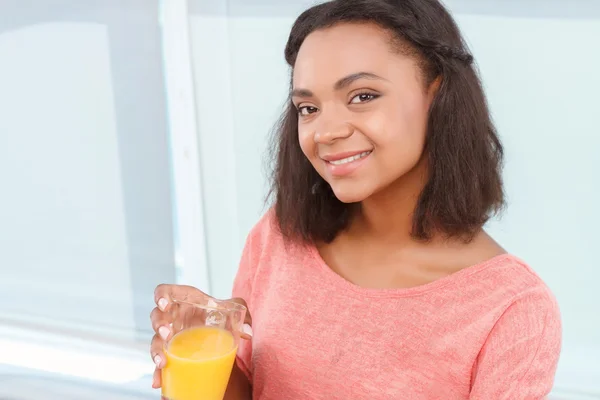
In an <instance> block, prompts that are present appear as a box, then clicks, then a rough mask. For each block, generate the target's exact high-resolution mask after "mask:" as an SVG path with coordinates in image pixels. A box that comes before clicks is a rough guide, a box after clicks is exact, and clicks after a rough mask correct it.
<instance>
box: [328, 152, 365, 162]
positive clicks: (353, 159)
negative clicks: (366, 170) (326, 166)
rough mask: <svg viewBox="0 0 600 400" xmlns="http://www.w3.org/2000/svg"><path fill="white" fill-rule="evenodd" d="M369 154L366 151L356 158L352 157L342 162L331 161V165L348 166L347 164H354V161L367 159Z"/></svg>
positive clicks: (343, 159)
mask: <svg viewBox="0 0 600 400" xmlns="http://www.w3.org/2000/svg"><path fill="white" fill-rule="evenodd" d="M369 154H371V152H370V151H365V152H362V153H360V154H357V155H355V156H351V157H347V158H342V159H341V160H335V161H329V162H330V163H331V164H333V165H342V164H347V163H349V162H352V161H356V160H358V159H359V158H363V157H366V156H368V155H369Z"/></svg>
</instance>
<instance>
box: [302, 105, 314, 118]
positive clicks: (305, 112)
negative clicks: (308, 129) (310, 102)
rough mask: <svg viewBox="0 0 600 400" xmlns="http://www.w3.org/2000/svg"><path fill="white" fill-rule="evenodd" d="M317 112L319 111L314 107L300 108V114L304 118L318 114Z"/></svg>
mask: <svg viewBox="0 0 600 400" xmlns="http://www.w3.org/2000/svg"><path fill="white" fill-rule="evenodd" d="M317 111H318V109H317V107H313V106H302V107H298V114H300V115H303V116H306V115H310V114H313V113H316V112H317Z"/></svg>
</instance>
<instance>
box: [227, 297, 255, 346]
mask: <svg viewBox="0 0 600 400" xmlns="http://www.w3.org/2000/svg"><path fill="white" fill-rule="evenodd" d="M231 301H233V302H234V303H237V304H240V305H242V306H244V307H246V317H245V318H244V324H243V325H242V331H241V332H240V336H241V337H242V339H246V340H251V339H252V315H250V309H249V308H248V304H247V303H246V300H244V299H242V298H240V297H236V298H233V299H231Z"/></svg>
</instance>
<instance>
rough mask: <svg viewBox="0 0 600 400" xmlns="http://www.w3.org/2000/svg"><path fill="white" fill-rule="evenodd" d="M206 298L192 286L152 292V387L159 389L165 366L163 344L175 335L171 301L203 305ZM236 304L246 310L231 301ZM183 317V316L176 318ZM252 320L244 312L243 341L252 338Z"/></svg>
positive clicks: (163, 288)
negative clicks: (162, 370) (161, 371)
mask: <svg viewBox="0 0 600 400" xmlns="http://www.w3.org/2000/svg"><path fill="white" fill-rule="evenodd" d="M207 298H211V297H210V296H209V295H207V294H205V293H203V292H202V291H200V290H198V289H196V288H195V287H192V286H184V285H159V286H157V287H156V289H155V290H154V302H155V303H156V306H157V307H156V308H154V309H153V310H152V312H151V313H150V320H151V321H152V329H153V330H154V332H155V335H154V337H153V338H152V345H151V348H150V355H151V356H152V360H153V361H154V364H156V368H155V370H154V377H153V378H152V387H153V388H159V387H160V386H161V373H160V370H161V369H162V368H163V367H164V366H165V360H166V358H165V354H164V352H163V348H164V344H165V342H166V341H167V340H169V339H170V338H171V337H172V336H173V335H174V334H175V333H177V332H173V325H172V324H173V322H174V320H173V313H172V311H173V309H174V307H175V306H174V305H173V300H179V301H186V302H190V303H194V302H199V303H203V302H205V300H206V299H207ZM231 301H234V302H236V303H238V304H241V305H243V306H245V307H246V309H247V308H248V306H247V305H246V302H245V301H244V300H243V299H231ZM179 317H184V316H178V318H179ZM251 326H252V318H251V317H250V312H246V319H245V321H244V325H243V331H242V332H240V335H241V337H242V338H243V339H247V340H249V339H251V338H252V328H251Z"/></svg>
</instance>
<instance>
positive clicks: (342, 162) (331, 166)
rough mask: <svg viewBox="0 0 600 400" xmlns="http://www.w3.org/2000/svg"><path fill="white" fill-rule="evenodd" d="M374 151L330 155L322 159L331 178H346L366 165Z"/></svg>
mask: <svg viewBox="0 0 600 400" xmlns="http://www.w3.org/2000/svg"><path fill="white" fill-rule="evenodd" d="M372 152H373V150H361V151H351V152H345V153H337V154H328V155H324V156H322V157H321V158H322V159H323V161H325V166H326V168H327V170H328V172H329V174H330V175H331V176H334V177H344V176H347V175H350V174H352V173H353V172H354V171H355V170H356V169H357V168H359V167H360V166H361V165H363V164H364V163H365V161H366V160H367V159H368V158H369V156H370V155H371V153H372Z"/></svg>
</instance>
